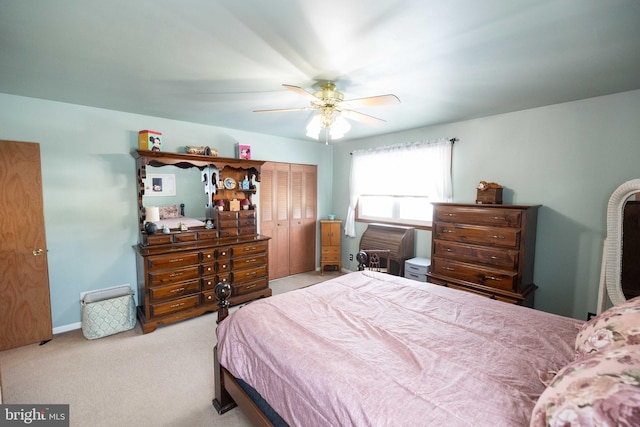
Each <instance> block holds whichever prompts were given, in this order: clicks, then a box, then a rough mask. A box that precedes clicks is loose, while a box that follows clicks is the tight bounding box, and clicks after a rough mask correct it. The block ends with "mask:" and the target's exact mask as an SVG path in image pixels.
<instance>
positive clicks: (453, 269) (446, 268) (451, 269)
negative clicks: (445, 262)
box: [442, 267, 455, 271]
mask: <svg viewBox="0 0 640 427" xmlns="http://www.w3.org/2000/svg"><path fill="white" fill-rule="evenodd" d="M442 269H443V270H449V271H455V268H453V267H442Z"/></svg>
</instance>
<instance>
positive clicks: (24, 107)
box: [0, 94, 332, 332]
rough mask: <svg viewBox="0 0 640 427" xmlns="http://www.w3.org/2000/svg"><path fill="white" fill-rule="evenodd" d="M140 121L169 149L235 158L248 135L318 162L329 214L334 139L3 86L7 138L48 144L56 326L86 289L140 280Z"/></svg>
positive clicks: (67, 323) (321, 210)
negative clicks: (251, 129) (33, 94)
mask: <svg viewBox="0 0 640 427" xmlns="http://www.w3.org/2000/svg"><path fill="white" fill-rule="evenodd" d="M142 129H152V130H157V131H160V132H162V133H163V138H164V141H163V149H164V151H168V152H178V151H181V150H182V147H184V146H185V145H198V146H199V145H208V146H210V147H212V148H217V149H218V150H219V155H220V156H221V157H234V153H235V152H234V148H235V143H236V142H241V143H245V144H249V145H251V148H252V150H251V151H252V158H254V159H260V160H271V161H281V162H290V163H304V164H317V165H318V215H320V216H321V217H324V216H326V215H327V214H328V213H329V209H330V206H331V182H332V179H331V173H332V147H331V146H326V145H324V144H319V143H317V142H313V141H308V140H294V139H286V138H277V137H270V136H266V135H261V134H255V133H248V132H242V131H237V130H231V129H224V128H216V127H211V126H204V125H197V124H193V123H185V122H179V121H174V120H167V119H161V118H156V117H148V116H141V115H136V114H129V113H123V112H117V111H110V110H103V109H97V108H89V107H83V106H79V105H71V104H65V103H60V102H51V101H44V100H38V99H33V98H24V97H18V96H12V95H5V94H0V139H5V140H15V141H29V142H38V143H39V144H40V155H41V168H42V179H43V185H42V187H43V188H42V191H43V197H44V215H45V227H46V237H47V248H48V262H49V283H50V289H51V309H52V318H53V327H54V331H55V332H60V331H62V330H66V329H69V328H73V327H77V326H78V325H77V323H78V322H79V321H80V292H82V291H89V290H93V289H100V288H104V287H109V286H115V285H120V284H125V283H128V284H130V285H132V287H134V289H135V287H136V265H135V252H134V250H133V246H134V245H135V244H136V243H137V242H138V234H137V229H136V226H137V216H136V207H137V190H136V179H135V176H136V175H135V161H134V158H133V157H132V156H131V154H130V153H131V152H132V151H133V150H134V149H135V148H136V147H137V134H138V131H139V130H142ZM161 169H164V168H161ZM167 173H169V172H167ZM36 190H38V191H39V190H40V189H36ZM0 191H1V190H0ZM194 191H195V192H201V191H203V190H202V187H200V186H196V188H194Z"/></svg>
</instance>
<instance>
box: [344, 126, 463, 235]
mask: <svg viewBox="0 0 640 427" xmlns="http://www.w3.org/2000/svg"><path fill="white" fill-rule="evenodd" d="M452 145H453V140H449V139H441V140H438V141H422V142H413V143H409V144H398V145H393V146H388V147H380V148H376V149H371V150H358V151H354V152H353V153H352V156H353V157H352V159H351V178H350V183H349V184H350V188H349V197H350V199H349V212H348V213H347V220H346V224H345V225H346V230H345V231H346V234H347V235H348V236H352V237H355V220H356V219H357V220H359V221H376V222H387V223H396V224H405V225H413V226H416V227H425V228H426V227H430V226H431V220H432V213H433V207H432V205H431V203H432V202H436V201H450V200H451V147H452Z"/></svg>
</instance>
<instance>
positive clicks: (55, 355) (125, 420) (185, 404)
mask: <svg viewBox="0 0 640 427" xmlns="http://www.w3.org/2000/svg"><path fill="white" fill-rule="evenodd" d="M337 275H339V273H337V272H325V274H324V276H320V273H319V272H310V273H303V274H299V275H296V276H291V277H287V278H284V279H278V280H274V281H271V288H272V289H273V292H274V294H279V293H283V292H288V291H290V290H293V289H296V288H299V287H304V286H308V285H311V284H314V283H318V282H321V281H324V280H327V279H330V278H333V277H336V276H337ZM234 309H237V308H234ZM215 327H216V315H215V313H210V314H205V315H203V316H200V317H197V318H194V319H190V320H186V321H183V322H180V323H176V324H173V325H169V326H164V327H159V328H158V329H157V330H156V331H155V332H153V333H149V334H146V335H143V334H142V330H141V328H140V326H139V325H137V326H136V327H135V328H134V329H133V330H131V331H127V332H122V333H120V334H116V335H112V336H109V337H105V338H101V339H98V340H92V341H89V340H87V339H85V338H84V337H83V335H82V331H81V330H75V331H70V332H66V333H63V334H59V335H56V336H54V338H53V340H52V341H50V342H49V343H47V344H45V345H42V346H40V345H38V344H33V345H29V346H24V347H20V348H17V349H11V350H5V351H2V352H0V369H1V370H2V371H1V372H2V395H3V397H4V400H5V403H7V404H10V403H29V404H53V403H64V404H69V405H70V407H69V412H70V425H71V426H78V427H85V426H92V427H100V426H105V427H107V426H108V427H112V426H125V427H126V426H208V427H216V426H229V427H235V426H238V427H239V426H249V425H250V424H249V422H248V420H247V419H246V417H244V415H243V414H242V413H241V412H240V410H238V409H234V410H232V411H230V412H228V413H226V414H224V415H218V414H217V413H216V412H215V410H214V409H213V406H212V405H211V400H212V398H213V389H214V387H213V346H214V344H215Z"/></svg>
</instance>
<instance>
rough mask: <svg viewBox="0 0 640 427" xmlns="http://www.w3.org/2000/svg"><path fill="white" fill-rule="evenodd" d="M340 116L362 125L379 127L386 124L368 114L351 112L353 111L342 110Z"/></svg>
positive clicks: (384, 121)
mask: <svg viewBox="0 0 640 427" xmlns="http://www.w3.org/2000/svg"><path fill="white" fill-rule="evenodd" d="M341 114H342V115H343V116H345V117H346V118H347V119H351V120H355V121H357V122H360V123H364V124H367V125H379V124H382V123H386V122H387V121H386V120H383V119H379V118H377V117H373V116H370V115H368V114H364V113H360V112H358V111H353V110H342V111H341Z"/></svg>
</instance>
